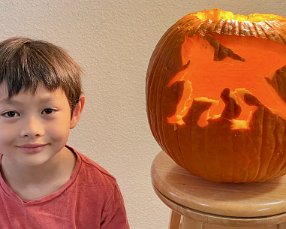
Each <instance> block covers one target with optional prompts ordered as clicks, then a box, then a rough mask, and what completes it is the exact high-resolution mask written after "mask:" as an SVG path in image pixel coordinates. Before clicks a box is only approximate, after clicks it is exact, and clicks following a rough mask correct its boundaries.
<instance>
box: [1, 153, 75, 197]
mask: <svg viewBox="0 0 286 229" xmlns="http://www.w3.org/2000/svg"><path fill="white" fill-rule="evenodd" d="M75 162H76V156H75V155H74V153H72V152H71V151H70V150H69V149H68V148H66V147H65V148H63V149H62V150H61V151H60V152H59V153H58V154H56V155H55V156H54V157H53V158H51V160H49V161H48V162H47V163H45V164H43V165H41V166H33V167H23V166H22V167H20V166H17V165H15V164H14V163H11V162H10V161H9V160H8V159H7V158H5V157H4V156H3V158H2V174H3V176H4V178H5V180H6V183H7V184H8V185H9V186H10V187H11V188H12V189H13V190H14V191H15V192H16V193H17V194H18V195H19V196H20V197H21V198H23V199H26V200H32V199H38V198H41V197H43V196H46V195H49V194H51V193H52V192H54V191H56V190H57V189H59V188H60V187H61V186H63V185H64V184H65V183H66V182H67V181H68V179H69V178H70V176H71V174H72V171H73V169H74V166H75Z"/></svg>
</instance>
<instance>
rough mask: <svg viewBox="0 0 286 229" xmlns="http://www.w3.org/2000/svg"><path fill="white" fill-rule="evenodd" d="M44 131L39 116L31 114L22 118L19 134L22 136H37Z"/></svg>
mask: <svg viewBox="0 0 286 229" xmlns="http://www.w3.org/2000/svg"><path fill="white" fill-rule="evenodd" d="M43 133H44V128H43V125H42V123H41V121H40V118H39V117H35V116H31V117H26V118H25V119H24V120H23V126H22V129H21V133H20V135H21V136H22V137H38V136H42V135H43Z"/></svg>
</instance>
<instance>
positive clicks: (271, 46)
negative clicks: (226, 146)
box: [168, 34, 286, 129]
mask: <svg viewBox="0 0 286 229" xmlns="http://www.w3.org/2000/svg"><path fill="white" fill-rule="evenodd" d="M214 44H216V45H214ZM218 44H219V45H218ZM222 48H224V50H222ZM221 50H222V53H223V54H226V55H225V56H223V57H221V58H218V57H216V55H220V54H219V53H218V52H220V51H221ZM181 60H182V69H181V70H180V71H178V72H177V73H176V74H175V75H174V77H172V79H171V80H170V81H169V83H168V87H172V86H174V85H175V84H176V83H181V84H183V92H182V96H181V98H180V100H179V102H178V104H177V107H176V111H175V113H174V114H172V115H170V116H169V117H168V122H169V123H172V124H178V125H184V124H185V121H184V117H185V116H186V115H187V113H188V112H189V110H190V109H191V106H192V103H193V101H194V100H198V101H203V102H207V103H211V104H212V105H211V107H210V108H209V109H208V110H207V111H206V112H204V113H202V114H201V115H200V119H199V121H198V125H199V126H202V127H203V126H206V125H208V120H210V119H216V118H220V117H222V116H224V117H223V118H226V119H228V120H229V121H230V122H231V124H232V128H233V129H247V128H249V122H250V120H251V116H252V114H253V112H254V111H255V110H256V109H257V106H254V105H249V104H247V103H246V101H245V95H253V96H254V97H255V98H257V99H258V101H260V102H261V103H262V104H263V105H264V106H266V107H267V108H269V109H270V110H271V111H272V112H274V113H276V114H279V115H280V116H281V117H283V118H286V106H285V102H284V101H283V99H282V98H281V97H280V96H279V95H278V93H277V92H276V90H275V89H274V88H273V87H272V86H271V85H270V84H269V82H268V81H267V78H268V79H271V78H272V77H273V75H274V73H275V71H276V70H277V69H279V68H281V67H283V66H284V65H285V64H286V46H285V45H283V44H280V43H276V42H273V41H269V40H264V39H259V38H254V37H235V36H230V35H220V36H218V35H216V34H213V35H212V36H211V39H210V37H208V38H207V37H201V36H199V35H195V36H192V37H186V38H185V41H184V42H183V44H182V47H181ZM227 100H228V101H232V102H233V103H232V107H227ZM236 108H237V109H238V111H237V115H236V116H234V117H231V116H230V115H227V112H234V113H235V112H236V111H234V110H233V109H236ZM227 109H230V110H229V111H228V110H227ZM231 109H232V110H231Z"/></svg>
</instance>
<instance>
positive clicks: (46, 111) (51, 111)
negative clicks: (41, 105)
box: [42, 108, 57, 114]
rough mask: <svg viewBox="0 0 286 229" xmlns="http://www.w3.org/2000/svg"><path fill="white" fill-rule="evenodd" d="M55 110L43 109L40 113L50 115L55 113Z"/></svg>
mask: <svg viewBox="0 0 286 229" xmlns="http://www.w3.org/2000/svg"><path fill="white" fill-rule="evenodd" d="M56 111H57V110H56V109H53V108H45V109H44V110H43V111H42V114H51V113H53V112H56Z"/></svg>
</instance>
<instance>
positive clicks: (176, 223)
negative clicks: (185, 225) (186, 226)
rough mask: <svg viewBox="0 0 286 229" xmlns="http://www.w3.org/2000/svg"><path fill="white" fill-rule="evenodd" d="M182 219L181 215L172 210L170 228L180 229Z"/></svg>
mask: <svg viewBox="0 0 286 229" xmlns="http://www.w3.org/2000/svg"><path fill="white" fill-rule="evenodd" d="M180 221H181V215H180V214H179V213H177V212H175V211H172V213H171V220H170V226H169V229H179V228H180Z"/></svg>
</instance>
